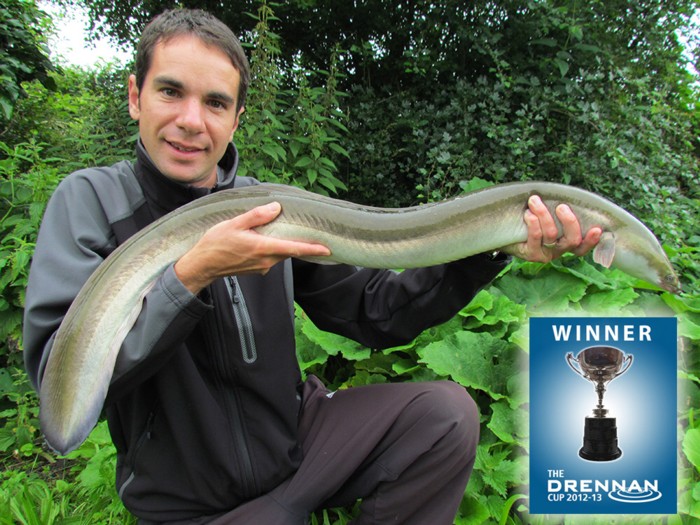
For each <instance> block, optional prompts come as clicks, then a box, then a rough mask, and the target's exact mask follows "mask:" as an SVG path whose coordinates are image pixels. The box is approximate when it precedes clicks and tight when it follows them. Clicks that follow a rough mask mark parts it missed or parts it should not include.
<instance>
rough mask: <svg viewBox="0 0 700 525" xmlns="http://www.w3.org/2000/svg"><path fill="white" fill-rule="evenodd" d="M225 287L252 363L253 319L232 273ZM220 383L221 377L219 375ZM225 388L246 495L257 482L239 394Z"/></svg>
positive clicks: (252, 492)
mask: <svg viewBox="0 0 700 525" xmlns="http://www.w3.org/2000/svg"><path fill="white" fill-rule="evenodd" d="M225 282H226V287H227V288H228V293H229V296H230V299H231V306H232V308H233V316H234V320H235V322H236V325H237V327H238V333H239V337H240V344H241V352H242V357H243V361H244V362H245V363H246V364H251V363H254V362H255V361H256V360H257V349H256V346H255V338H254V337H253V323H252V321H251V319H250V314H249V313H248V307H247V306H246V302H245V298H244V297H243V293H242V291H241V287H240V285H239V284H238V279H236V277H235V276H231V277H227V278H226V279H225ZM220 381H222V383H223V378H220ZM222 388H223V390H224V391H225V392H228V394H227V395H228V396H230V398H229V399H230V402H229V403H226V409H227V412H228V420H229V426H230V429H231V435H232V436H233V442H234V447H235V450H236V451H237V452H236V456H237V457H238V460H239V467H240V469H241V474H242V480H243V486H244V487H245V488H244V490H246V491H247V494H246V497H253V496H255V495H256V494H257V483H256V481H255V472H254V471H253V462H252V458H251V456H250V451H249V447H248V440H247V438H246V434H245V430H244V428H245V419H244V414H243V407H242V406H241V398H240V395H239V394H238V391H237V390H236V388H235V387H234V388H232V389H229V388H226V387H225V386H224V385H223V384H222Z"/></svg>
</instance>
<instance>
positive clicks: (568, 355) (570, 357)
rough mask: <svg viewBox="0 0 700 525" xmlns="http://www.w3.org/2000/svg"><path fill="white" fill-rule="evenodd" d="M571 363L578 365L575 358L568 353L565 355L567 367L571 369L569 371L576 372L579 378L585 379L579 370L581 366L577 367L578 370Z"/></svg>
mask: <svg viewBox="0 0 700 525" xmlns="http://www.w3.org/2000/svg"><path fill="white" fill-rule="evenodd" d="M572 361H573V362H574V363H576V364H577V365H579V362H578V359H576V358H575V357H574V354H572V353H571V352H569V353H568V354H566V362H567V363H569V366H570V367H571V370H573V371H574V372H576V373H577V374H578V375H580V376H581V377H583V378H584V379H585V378H586V376H585V375H583V371H582V370H581V368H580V366H581V365H579V368H577V367H575V366H574V365H573V363H572Z"/></svg>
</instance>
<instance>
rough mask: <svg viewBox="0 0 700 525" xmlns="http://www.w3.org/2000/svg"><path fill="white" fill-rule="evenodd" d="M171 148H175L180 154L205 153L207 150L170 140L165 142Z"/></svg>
mask: <svg viewBox="0 0 700 525" xmlns="http://www.w3.org/2000/svg"><path fill="white" fill-rule="evenodd" d="M165 142H166V143H167V144H168V145H169V146H170V147H171V148H173V149H174V150H176V151H179V152H180V153H198V152H200V151H204V150H205V149H206V148H200V147H197V146H190V145H187V144H182V143H180V142H172V141H170V140H166V141H165Z"/></svg>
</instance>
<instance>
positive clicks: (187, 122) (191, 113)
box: [176, 98, 204, 133]
mask: <svg viewBox="0 0 700 525" xmlns="http://www.w3.org/2000/svg"><path fill="white" fill-rule="evenodd" d="M202 111H203V108H202V106H201V104H200V103H199V101H198V100H196V99H194V98H186V99H184V100H183V101H182V105H181V107H180V112H179V113H178V117H177V121H176V124H177V126H178V127H179V128H181V129H183V130H184V131H187V132H188V133H199V132H201V131H202V130H203V129H204V115H203V112H202Z"/></svg>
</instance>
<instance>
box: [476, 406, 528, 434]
mask: <svg viewBox="0 0 700 525" xmlns="http://www.w3.org/2000/svg"><path fill="white" fill-rule="evenodd" d="M527 424H528V413H527V412H526V411H525V410H522V409H520V408H517V409H515V410H513V409H512V408H511V407H510V405H509V404H508V403H507V402H505V401H504V400H500V401H496V402H495V403H491V418H490V419H489V422H488V423H487V424H486V426H487V427H488V428H490V429H491V432H493V433H494V434H496V437H498V439H500V440H501V441H503V442H505V443H514V444H522V442H523V440H524V439H525V438H526V437H527V435H528V430H527Z"/></svg>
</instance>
